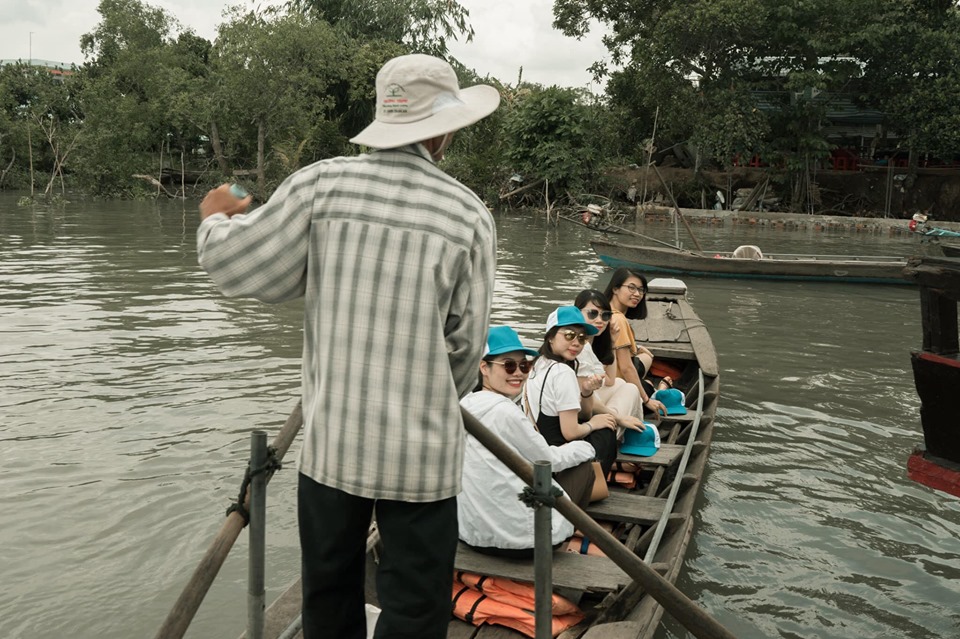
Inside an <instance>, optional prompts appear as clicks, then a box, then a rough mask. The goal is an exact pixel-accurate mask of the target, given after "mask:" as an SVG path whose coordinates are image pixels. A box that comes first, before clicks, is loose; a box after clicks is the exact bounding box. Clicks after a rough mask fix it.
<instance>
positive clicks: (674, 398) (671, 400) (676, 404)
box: [652, 388, 687, 415]
mask: <svg viewBox="0 0 960 639" xmlns="http://www.w3.org/2000/svg"><path fill="white" fill-rule="evenodd" d="M652 398H653V399H656V400H659V401H660V402H661V403H662V404H663V405H664V406H665V407H666V409H667V415H686V414H687V409H686V408H685V407H684V405H683V402H684V397H683V393H682V392H681V391H679V390H677V389H676V388H665V389H663V390H658V391H657V392H656V393H654V394H653V395H652Z"/></svg>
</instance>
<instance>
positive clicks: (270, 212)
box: [197, 145, 496, 502]
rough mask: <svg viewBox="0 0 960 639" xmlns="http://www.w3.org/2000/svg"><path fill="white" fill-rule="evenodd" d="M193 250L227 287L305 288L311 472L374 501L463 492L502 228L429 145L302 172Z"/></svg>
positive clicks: (216, 225)
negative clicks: (467, 424)
mask: <svg viewBox="0 0 960 639" xmlns="http://www.w3.org/2000/svg"><path fill="white" fill-rule="evenodd" d="M197 253H198V257H199V261H200V265H201V266H202V267H203V268H204V269H205V270H206V271H207V272H208V273H209V274H210V276H211V277H212V278H213V280H214V282H215V283H216V284H217V286H218V287H219V288H220V290H221V291H222V292H223V294H224V295H226V296H228V297H241V296H242V297H254V298H257V299H259V300H262V301H265V302H282V301H285V300H289V299H292V298H295V297H299V296H301V295H304V296H305V313H304V327H303V379H302V384H303V415H304V425H305V434H304V444H303V449H302V450H301V453H300V472H302V473H304V474H305V475H307V476H309V477H311V478H312V479H314V480H315V481H317V482H319V483H321V484H324V485H327V486H332V487H334V488H338V489H340V490H343V491H345V492H347V493H350V494H352V495H357V496H360V497H368V498H373V499H393V500H403V501H415V502H425V501H436V500H439V499H445V498H447V497H452V496H454V495H456V494H457V493H458V492H459V491H460V475H461V469H462V465H463V446H464V432H463V424H462V421H461V419H460V410H459V405H458V399H459V398H460V397H463V396H464V395H466V394H467V393H468V392H469V391H470V390H472V388H473V387H474V385H475V384H476V382H477V375H478V368H477V366H478V363H479V361H480V355H481V350H482V348H483V344H484V340H485V339H486V332H487V324H488V321H489V316H490V305H491V301H492V294H493V278H494V272H495V270H496V228H495V226H494V223H493V218H492V216H491V215H490V213H489V211H488V210H487V208H486V206H484V204H483V202H481V201H480V199H479V198H477V196H476V195H474V193H473V192H472V191H470V190H469V189H467V188H466V187H464V186H463V185H462V184H460V183H459V182H457V181H456V180H454V179H453V178H451V177H450V176H448V175H447V174H445V173H444V172H443V171H441V170H440V169H438V168H437V167H436V166H435V165H434V163H433V161H432V160H431V159H430V156H429V154H428V153H427V152H426V149H424V148H423V147H422V146H420V145H410V146H406V147H402V148H399V149H390V150H386V151H377V152H374V153H371V154H368V155H360V156H356V157H341V158H334V159H330V160H324V161H322V162H318V163H316V164H313V165H311V166H308V167H306V168H304V169H301V170H300V171H297V172H296V173H294V174H293V175H291V176H290V177H289V178H287V180H286V181H285V182H284V183H283V184H282V185H281V186H280V188H278V189H277V191H276V193H274V195H273V197H271V198H270V201H268V202H267V203H266V204H264V205H263V206H261V207H260V208H258V209H257V210H256V211H254V212H253V213H250V214H248V215H235V216H233V217H232V218H228V217H227V216H226V215H224V214H222V213H217V214H215V215H211V216H210V217H208V218H207V219H205V220H204V221H203V222H202V223H201V224H200V228H199V229H198V231H197Z"/></svg>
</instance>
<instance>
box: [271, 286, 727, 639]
mask: <svg viewBox="0 0 960 639" xmlns="http://www.w3.org/2000/svg"><path fill="white" fill-rule="evenodd" d="M685 292H686V286H685V285H684V284H683V282H681V281H679V280H672V279H671V280H663V279H661V280H656V279H655V280H652V281H651V282H650V285H649V294H648V296H647V307H648V317H647V319H645V320H642V321H635V322H634V323H633V325H634V331H635V333H636V336H637V340H638V341H639V342H640V343H642V344H644V345H645V346H646V347H647V348H649V349H650V350H651V351H652V352H653V353H654V354H655V356H656V358H657V360H658V361H660V362H665V363H667V364H670V365H672V366H673V367H675V368H677V369H679V370H680V371H681V374H680V375H679V377H678V378H677V379H676V381H675V384H674V387H675V388H679V389H681V390H683V391H684V392H685V394H686V406H687V414H686V415H677V416H671V417H670V418H664V419H663V421H662V422H661V427H660V432H661V437H662V444H661V448H660V450H659V451H658V452H657V453H656V454H655V455H654V456H652V457H637V456H633V455H625V454H621V455H620V456H619V461H623V462H635V463H637V464H639V465H640V467H641V468H642V471H641V473H640V475H639V477H640V480H641V481H639V482H638V484H637V487H635V488H633V489H630V490H627V489H624V488H619V487H617V486H616V485H611V487H610V493H611V494H610V496H609V497H608V498H607V499H605V500H603V501H600V502H596V503H594V504H591V507H590V508H589V509H588V511H587V512H588V514H590V515H591V516H592V517H593V518H594V519H595V520H598V521H604V522H610V523H612V524H613V526H614V534H615V535H617V536H618V538H619V539H620V540H621V541H622V542H623V543H624V544H625V545H626V547H627V548H629V549H630V550H631V551H633V552H634V553H635V554H636V555H637V556H639V557H641V558H643V559H644V561H646V563H647V564H648V565H650V566H651V567H652V568H653V569H655V570H657V571H658V572H659V573H660V574H661V575H663V577H664V578H665V579H667V580H668V581H670V582H671V583H673V582H674V581H675V580H676V579H677V576H678V575H679V573H680V571H681V569H682V568H683V559H684V555H685V554H686V550H687V546H688V544H689V542H690V538H691V536H692V532H693V525H694V506H695V501H696V498H697V495H698V494H699V492H700V487H701V482H702V479H703V473H704V468H705V466H706V463H707V457H708V455H709V452H710V442H711V439H712V437H713V427H714V419H715V416H716V409H717V400H718V395H719V386H720V381H719V368H718V365H717V355H716V351H715V350H714V347H713V342H712V341H711V339H710V335H709V333H708V332H707V329H706V328H705V327H704V325H703V322H702V321H701V320H700V319H699V317H697V315H696V313H695V312H694V310H693V308H692V307H691V306H690V304H689V302H688V301H687V299H686V296H685ZM553 516H554V517H558V516H560V515H559V514H558V513H556V512H554V513H553ZM374 537H375V536H374ZM368 548H371V549H372V550H373V552H372V553H371V555H370V560H368V575H367V600H368V602H369V603H371V604H374V605H375V604H376V590H375V587H374V585H373V584H374V581H373V577H374V574H375V573H374V559H375V556H376V547H375V543H368ZM456 568H457V570H464V571H469V572H476V573H481V574H485V575H491V576H494V577H507V578H510V579H515V580H519V581H528V582H532V581H533V575H534V565H533V561H532V560H530V561H519V560H508V559H501V558H497V557H491V556H488V555H482V554H479V553H476V552H474V551H472V550H471V549H470V548H468V547H467V546H465V545H463V544H461V545H460V547H459V549H458V552H457V558H456ZM553 581H554V583H553V586H554V590H555V591H556V592H559V593H561V594H563V595H564V596H566V597H568V598H570V599H572V600H574V601H575V603H577V604H578V605H579V606H580V608H581V610H583V612H584V613H585V614H586V617H585V619H584V621H583V622H582V623H581V624H579V625H577V626H575V627H573V628H571V629H569V630H567V631H565V632H564V634H563V635H562V636H563V637H564V639H577V638H580V637H583V638H584V639H591V638H597V637H604V638H606V639H612V638H615V637H616V638H622V639H628V638H629V639H650V638H651V637H653V635H654V632H655V631H656V630H657V627H658V626H659V623H660V620H661V618H662V616H663V608H662V607H661V606H660V604H658V603H657V602H656V601H655V600H654V599H653V597H651V596H650V595H649V594H647V593H646V592H644V591H643V589H642V588H639V587H638V585H637V584H635V583H632V580H631V579H630V578H629V577H628V576H627V574H626V573H625V572H624V571H623V570H621V569H620V568H619V567H617V565H616V564H614V562H613V561H612V560H610V559H608V558H607V557H604V556H594V555H581V554H576V553H572V552H565V551H563V550H559V551H556V552H555V553H554V555H553ZM299 607H300V584H299V581H298V582H297V583H296V584H294V585H293V586H291V588H290V589H289V590H287V592H286V593H285V594H283V595H282V596H281V597H280V599H278V600H277V602H276V603H274V604H273V605H272V606H271V607H270V608H269V609H268V610H267V620H266V621H267V622H266V630H265V633H264V637H268V638H272V637H277V636H278V635H279V634H280V633H281V632H283V631H284V629H288V628H289V622H290V620H291V619H293V618H294V617H295V616H296V615H297V614H299ZM285 636H289V637H297V636H299V635H298V634H296V633H295V632H293V633H289V634H287V635H285ZM522 636H523V635H521V634H520V633H518V632H516V631H514V630H511V629H508V628H505V627H502V626H494V625H483V626H480V627H475V626H472V625H470V624H467V623H465V622H463V621H460V620H458V619H455V618H453V619H451V622H450V626H449V630H448V634H447V637H448V638H450V639H510V638H517V637H522Z"/></svg>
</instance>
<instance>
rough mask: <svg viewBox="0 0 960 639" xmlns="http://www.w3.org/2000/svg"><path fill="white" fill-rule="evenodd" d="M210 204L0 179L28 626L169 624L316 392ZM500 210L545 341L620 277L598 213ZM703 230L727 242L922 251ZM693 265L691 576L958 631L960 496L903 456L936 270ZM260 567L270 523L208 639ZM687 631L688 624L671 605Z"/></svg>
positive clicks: (288, 501)
mask: <svg viewBox="0 0 960 639" xmlns="http://www.w3.org/2000/svg"><path fill="white" fill-rule="evenodd" d="M195 206H196V205H195V203H187V204H186V206H185V207H184V206H181V205H180V204H179V203H175V204H174V203H167V202H163V203H160V204H154V203H149V202H136V203H118V202H110V203H100V202H96V203H74V204H67V205H65V206H60V207H46V206H36V207H18V206H16V197H15V196H13V195H7V194H3V195H0V513H2V515H0V516H2V522H3V523H2V525H0V575H2V577H3V579H2V583H3V587H2V588H0V637H2V638H17V639H19V638H40V639H46V638H50V637H76V638H90V639H93V638H96V639H126V638H131V637H152V636H153V635H154V633H155V632H156V630H157V628H158V627H159V625H160V623H161V622H162V620H163V618H164V617H165V615H166V613H167V611H168V610H169V608H170V606H171V605H172V604H173V602H174V601H175V599H176V597H177V595H178V594H179V592H180V590H181V588H182V587H183V586H184V584H185V583H186V582H187V580H188V578H189V576H190V574H191V573H192V571H193V569H194V567H195V566H196V563H197V561H198V560H199V558H200V556H201V555H202V553H203V552H204V550H205V549H206V547H207V545H208V543H209V542H210V540H211V539H212V537H213V535H214V534H215V532H216V531H217V530H218V529H219V527H220V524H221V523H222V520H223V514H224V510H225V508H226V507H227V506H228V505H229V503H230V501H231V500H232V499H234V498H235V496H236V493H237V489H238V487H239V481H240V478H241V476H242V473H243V468H244V467H245V464H246V456H247V454H248V448H249V433H250V431H251V430H252V429H255V428H264V429H267V430H268V431H269V432H270V433H271V437H272V435H273V433H275V432H276V430H277V429H278V428H279V426H280V425H281V424H282V423H283V421H284V419H285V418H286V415H287V414H289V412H290V410H291V409H292V408H293V406H294V404H295V402H296V396H297V392H298V388H299V360H300V348H301V330H300V328H301V326H300V325H301V311H302V306H301V304H300V303H297V302H295V303H289V304H284V305H279V306H268V305H264V304H261V303H259V302H255V301H251V300H228V299H224V298H223V297H222V296H220V295H219V294H218V293H217V291H216V290H215V289H214V287H213V286H212V284H211V283H210V281H209V280H208V279H207V277H206V276H205V275H204V273H203V272H202V271H201V270H200V269H199V268H198V267H197V264H196V255H195V242H194V237H195V230H196V226H197V219H196V213H195ZM497 224H498V228H499V268H498V274H497V289H496V299H495V304H494V309H493V316H494V320H495V321H496V322H497V323H510V324H513V325H514V326H516V327H517V328H518V329H519V330H520V331H521V333H522V334H523V335H524V336H525V337H528V338H530V339H536V338H537V337H538V336H539V331H540V330H541V327H542V323H543V320H544V319H545V317H546V315H547V312H548V311H549V310H550V309H551V308H552V307H554V306H556V305H557V304H560V303H570V301H572V299H573V297H574V295H575V294H576V293H577V292H578V291H579V290H580V289H581V288H584V287H588V286H594V287H601V288H602V286H603V285H604V284H605V283H606V280H607V278H608V277H609V272H608V270H607V269H606V268H605V267H604V266H603V265H602V264H600V263H599V262H598V261H597V259H596V258H595V256H594V255H593V253H592V251H591V249H590V247H589V244H588V239H589V238H590V237H591V236H592V232H591V231H589V230H587V229H584V228H581V227H579V226H574V225H570V224H567V223H564V222H561V223H560V226H555V225H552V224H547V223H546V222H545V221H544V219H543V218H542V217H535V216H532V215H531V214H529V213H523V214H521V213H516V212H514V213H502V214H497ZM637 230H639V231H641V232H644V233H648V234H651V235H655V236H657V237H660V238H662V239H670V238H672V236H673V230H672V229H671V228H668V227H665V226H663V225H653V224H649V225H647V226H646V227H643V226H639V227H637ZM695 231H696V232H697V234H698V237H699V238H700V240H701V242H702V243H703V244H704V247H705V249H706V250H721V249H731V248H734V247H735V246H736V245H738V244H745V243H749V244H757V245H759V246H760V247H761V248H762V249H763V250H764V251H765V252H792V253H799V252H820V253H847V254H861V255H864V254H892V255H908V254H911V253H913V252H916V251H917V250H918V248H919V247H918V246H917V244H916V240H915V239H914V238H910V237H901V236H896V237H891V236H889V235H887V234H863V235H860V234H856V233H848V234H846V235H844V234H842V233H839V232H817V231H813V230H803V231H796V230H790V231H787V230H775V229H770V228H757V227H743V226H729V225H727V226H711V227H697V228H695ZM688 243H689V242H688ZM686 282H687V285H688V287H689V297H690V300H691V302H692V304H693V306H694V308H695V309H696V310H697V312H698V313H699V314H700V316H701V317H702V318H703V320H704V321H705V322H706V324H707V326H708V328H709V329H710V332H711V334H712V336H713V339H714V342H715V344H716V347H717V350H718V357H719V361H720V366H721V370H722V373H721V400H720V409H719V412H718V419H717V424H716V430H715V435H714V445H713V449H712V453H711V456H710V460H709V464H708V469H707V474H706V479H705V483H704V490H703V493H702V495H701V497H700V500H699V505H700V507H699V510H698V513H697V521H696V528H695V531H694V536H693V540H692V543H691V545H690V549H689V553H688V555H687V558H686V564H685V569H684V571H683V573H682V574H681V577H680V579H679V582H678V586H679V587H680V588H681V590H683V592H685V593H686V594H687V595H688V596H690V597H692V598H693V599H695V600H696V601H697V602H699V603H700V604H701V605H702V606H704V607H705V608H706V609H707V610H709V611H710V612H711V613H712V614H714V615H715V616H716V617H717V618H718V619H719V620H720V621H721V622H722V623H723V624H724V625H726V626H727V627H728V628H729V629H730V630H731V631H732V632H733V633H734V634H736V635H737V636H738V637H744V638H763V637H784V638H806V637H817V638H827V637H831V638H833V637H835V638H838V639H840V638H848V637H856V638H858V639H864V638H881V637H884V638H885V637H890V638H900V637H911V638H917V639H919V638H930V639H933V638H940V637H960V500H958V499H956V498H953V497H949V496H947V495H944V494H941V493H937V492H934V491H932V490H929V489H927V488H925V487H923V486H920V485H916V484H914V483H912V482H910V481H909V480H908V479H907V478H906V472H905V465H906V459H907V456H908V454H909V453H910V451H911V449H912V447H913V445H914V444H915V443H918V442H920V441H922V435H921V431H920V425H919V416H918V415H919V400H918V398H917V396H916V392H915V389H914V387H913V380H912V375H911V373H910V370H909V365H910V364H909V362H910V360H909V353H910V350H911V349H914V348H917V347H919V345H920V342H921V333H920V311H919V303H918V296H917V291H916V290H915V289H913V288H910V287H907V286H903V287H898V286H864V285H849V284H804V283H789V282H750V281H735V280H722V281H721V280H710V279H699V278H687V280H686ZM349 322H350V319H349V318H347V317H339V316H331V318H330V330H338V329H343V330H349ZM298 447H299V440H298V442H296V443H295V444H294V446H293V448H292V449H291V454H290V455H288V463H287V465H286V467H285V468H284V470H282V471H281V472H280V473H278V474H277V476H276V477H275V478H274V480H273V482H272V483H271V484H270V487H269V497H268V518H269V522H268V530H267V543H268V551H267V553H268V554H267V557H268V562H269V566H268V571H267V579H268V588H269V590H268V598H269V599H272V598H273V597H275V596H276V595H277V594H279V592H281V591H282V590H283V589H284V588H285V587H286V586H287V585H288V584H289V583H291V582H292V581H293V580H294V579H295V578H296V576H297V573H298V571H299V549H298V542H297V534H296V521H295V512H296V511H295V478H296V471H295V464H294V463H293V460H294V458H295V454H296V452H297V450H298ZM245 587H246V539H245V535H244V536H241V538H240V540H239V541H238V544H237V546H236V547H235V549H234V552H233V553H232V554H231V557H230V558H229V559H228V561H227V563H226V565H225V566H224V568H223V570H222V571H221V574H220V576H219V578H218V580H217V582H216V584H215V585H214V587H213V589H212V591H211V593H210V594H209V596H208V597H207V600H206V602H205V603H204V604H203V606H202V607H201V609H200V612H199V614H198V616H197V619H196V621H195V622H194V624H193V626H192V628H191V631H190V633H189V635H188V636H190V637H203V638H211V639H232V638H233V637H236V636H238V635H239V633H240V632H241V631H242V629H243V627H244V625H245V619H246V612H245V605H246V590H245ZM661 635H662V637H686V636H687V634H686V632H685V631H684V630H683V628H682V626H681V625H680V624H678V623H677V622H676V621H674V620H671V619H669V618H666V621H665V624H664V627H663V629H662V631H661Z"/></svg>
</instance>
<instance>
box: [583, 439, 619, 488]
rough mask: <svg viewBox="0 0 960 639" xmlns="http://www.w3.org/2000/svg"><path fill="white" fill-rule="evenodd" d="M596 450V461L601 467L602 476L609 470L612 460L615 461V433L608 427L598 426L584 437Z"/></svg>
mask: <svg viewBox="0 0 960 639" xmlns="http://www.w3.org/2000/svg"><path fill="white" fill-rule="evenodd" d="M584 439H585V440H587V441H588V442H590V444H591V445H592V446H593V449H594V450H595V451H597V461H598V462H600V468H602V469H603V476H604V477H606V476H607V473H609V472H610V467H611V466H613V462H615V461H617V434H616V432H615V431H612V430H610V429H609V428H598V429H597V430H595V431H593V432H591V433H590V434H589V435H587V436H586V437H584Z"/></svg>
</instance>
